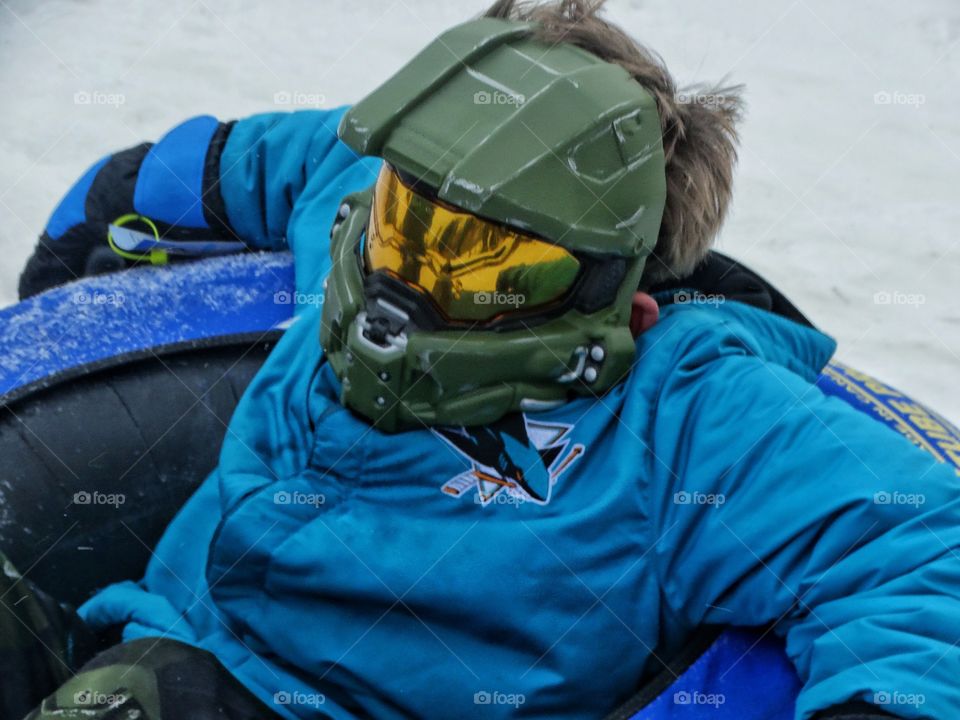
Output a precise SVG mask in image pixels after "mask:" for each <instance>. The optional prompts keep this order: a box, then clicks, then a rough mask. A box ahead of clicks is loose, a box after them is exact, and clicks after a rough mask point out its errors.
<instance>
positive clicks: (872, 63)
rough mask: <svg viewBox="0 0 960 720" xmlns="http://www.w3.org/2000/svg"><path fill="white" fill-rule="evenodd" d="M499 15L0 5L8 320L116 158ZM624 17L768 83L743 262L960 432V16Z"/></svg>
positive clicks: (922, 12) (278, 5)
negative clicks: (55, 233) (64, 218)
mask: <svg viewBox="0 0 960 720" xmlns="http://www.w3.org/2000/svg"><path fill="white" fill-rule="evenodd" d="M484 5H485V3H484V2H483V0H444V1H443V2H430V3H426V2H419V1H417V0H324V2H322V3H321V2H310V1H309V0H274V1H272V2H255V1H253V0H218V1H217V2H214V0H167V1H166V2H163V3H160V2H145V1H144V0H141V1H140V2H130V0H85V1H81V0H45V1H44V2H38V1H37V0H0V98H2V99H3V102H2V112H0V304H3V303H8V302H12V301H13V300H14V299H15V288H16V276H17V273H18V271H19V269H20V267H21V264H22V262H23V261H24V259H25V258H26V256H27V254H28V253H29V251H30V248H31V246H32V245H33V243H34V241H35V237H36V235H37V233H38V231H39V230H40V229H41V227H42V226H43V224H44V222H45V220H46V217H47V215H48V213H49V211H50V210H51V209H52V207H53V206H54V204H55V203H56V201H57V200H58V198H59V197H60V195H61V194H62V193H63V192H64V191H65V190H66V188H67V187H68V185H69V184H70V183H71V181H72V180H74V179H75V178H76V177H77V176H78V175H79V174H80V173H81V172H82V171H83V170H84V168H85V167H86V166H87V165H88V164H90V163H91V162H92V161H93V160H95V159H96V158H98V157H99V156H100V155H102V154H104V153H107V152H108V151H111V150H114V149H118V148H121V147H125V146H129V145H132V144H135V143H137V142H140V141H141V140H144V139H154V138H156V137H157V136H158V135H160V134H161V133H162V132H163V131H164V130H165V129H166V128H168V127H170V126H171V125H173V124H175V123H176V122H178V121H179V120H181V119H183V118H185V117H187V116H190V115H193V114H197V113H204V112H208V113H213V114H216V115H218V116H220V117H223V118H230V117H239V116H243V115H246V114H249V113H253V112H258V111H263V110H275V109H277V102H276V100H275V98H277V97H279V98H281V99H282V98H283V97H285V95H284V93H286V94H297V95H298V96H299V97H302V98H303V99H304V100H306V101H307V102H314V101H320V100H321V99H322V102H323V103H324V104H327V105H334V104H339V103H345V102H350V101H351V100H354V99H356V98H358V97H359V96H361V95H362V94H364V93H365V92H366V91H368V90H369V89H371V88H372V87H373V86H374V85H375V84H376V83H378V82H379V81H381V80H382V79H384V78H385V77H386V76H387V75H388V74H389V73H390V72H391V71H392V70H393V69H395V68H396V67H397V65H398V63H400V62H402V61H404V60H405V59H407V58H408V57H409V56H410V55H411V54H413V53H414V52H415V51H416V50H417V49H418V48H420V47H421V46H422V45H423V44H424V43H426V42H427V41H428V40H429V39H430V38H431V37H432V36H434V35H435V34H436V33H438V32H439V31H440V30H442V29H443V28H445V27H447V26H449V25H451V24H453V23H455V22H457V21H460V20H462V19H465V18H467V17H468V16H470V15H472V14H474V13H477V12H479V11H480V10H482V9H483V7H484ZM609 13H610V15H611V16H612V17H614V18H615V19H617V20H619V21H621V22H622V23H624V24H625V26H626V27H627V28H628V29H629V30H630V32H631V33H633V34H634V35H635V36H636V37H638V38H639V39H642V40H643V41H645V42H647V43H649V44H650V45H651V46H653V47H654V48H656V49H657V50H659V51H660V53H661V54H662V55H663V56H664V57H665V58H666V60H667V61H668V64H669V65H670V67H671V68H672V69H673V71H674V73H675V74H676V76H677V77H678V78H679V79H680V80H681V81H682V82H691V81H696V80H702V79H706V80H710V79H719V78H721V77H723V76H725V75H729V76H730V78H731V79H732V80H734V81H737V82H744V83H746V84H747V88H748V100H749V103H750V112H749V116H748V119H747V122H746V124H745V126H744V130H743V152H742V163H741V168H740V171H739V176H738V180H737V196H736V203H735V207H734V212H733V215H732V217H731V219H730V221H729V223H728V224H727V226H726V228H725V230H724V232H723V235H722V238H721V241H720V246H721V248H722V249H724V250H726V251H727V252H730V253H732V254H734V255H735V256H737V257H739V258H741V259H743V260H745V261H746V262H747V263H748V264H750V265H753V266H754V267H756V268H757V269H759V270H761V271H762V272H764V273H765V274H767V275H768V276H769V277H770V278H771V279H773V280H774V281H775V282H776V283H778V284H779V285H780V286H781V287H782V288H783V289H784V290H785V291H786V292H787V294H788V295H789V296H791V297H792V298H793V299H794V301H795V302H796V303H797V304H798V305H799V306H800V307H801V308H802V309H804V310H805V311H806V312H807V313H808V314H809V315H810V316H811V317H812V318H813V319H814V320H815V321H816V322H817V323H819V324H820V325H821V326H822V327H823V328H825V329H826V330H827V331H829V332H830V333H832V334H833V335H834V336H836V337H837V338H838V339H839V340H840V357H841V358H842V359H844V360H846V361H848V362H850V363H852V364H854V365H856V366H857V367H859V368H861V369H863V370H867V371H869V372H872V373H874V374H876V375H879V376H880V377H882V378H884V379H885V380H887V381H888V382H890V383H893V384H895V385H898V386H899V387H901V388H902V389H904V390H906V391H908V392H911V393H913V394H915V395H916V396H917V397H919V398H920V399H922V400H925V401H927V402H928V403H930V404H932V405H934V406H935V407H937V408H939V409H940V410H941V411H942V412H944V413H945V414H947V415H948V416H949V417H951V418H953V419H954V420H958V421H960V307H958V297H957V293H958V288H957V284H958V280H960V272H958V271H960V234H958V232H957V228H958V225H960V113H958V111H960V4H958V3H957V2H956V0H913V1H912V2H909V3H903V2H893V1H892V0H845V1H844V2H837V1H836V0H793V1H792V2H791V1H788V0H749V1H748V0H733V1H732V2H725V3H717V2H713V1H711V0H680V1H678V0H612V1H611V2H610V5H609ZM77 93H87V94H88V95H77ZM278 93H280V94H281V95H278ZM878 93H880V95H878ZM78 97H79V98H81V99H83V98H87V97H89V98H91V99H92V102H91V103H89V104H81V103H78V102H77V101H76V98H78ZM121 99H122V104H118V101H119V100H121ZM887 101H888V102H887ZM886 300H889V302H885V301H886Z"/></svg>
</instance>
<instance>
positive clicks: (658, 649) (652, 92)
mask: <svg viewBox="0 0 960 720" xmlns="http://www.w3.org/2000/svg"><path fill="white" fill-rule="evenodd" d="M707 97H708V98H709V100H710V102H703V103H701V102H695V103H689V104H682V103H679V102H678V101H677V99H676V90H675V87H674V84H673V81H672V80H671V78H670V76H669V74H668V73H667V72H666V70H665V69H664V68H663V67H662V65H661V64H660V63H659V61H658V60H657V59H656V58H654V57H653V56H652V55H650V54H649V53H647V52H646V51H644V50H643V49H642V48H640V47H639V46H637V45H636V44H635V43H633V42H632V41H631V40H630V39H629V38H627V36H626V35H624V34H623V33H622V32H621V31H620V30H618V29H616V28H614V27H613V26H611V25H609V24H607V23H606V22H605V21H603V20H602V19H601V18H599V17H598V16H597V5H596V4H590V3H586V2H579V1H576V0H565V1H564V2H560V3H558V4H548V5H542V6H533V7H528V6H515V5H514V3H513V2H510V1H509V0H505V1H503V2H498V3H497V4H496V5H495V6H494V7H493V8H492V9H491V11H490V12H489V13H488V17H486V18H483V19H480V20H477V21H474V22H470V23H467V24H465V25H463V26H459V27H457V28H454V29H452V30H451V31H449V32H448V33H445V34H444V35H442V36H441V37H440V38H438V39H437V40H436V41H434V43H432V44H431V45H430V46H428V47H427V48H426V49H425V50H424V51H423V52H422V53H421V54H420V55H418V56H417V58H415V59H414V60H413V61H412V62H411V63H410V64H408V65H407V66H406V67H405V68H403V69H402V70H401V71H400V72H399V73H398V74H397V75H396V76H395V77H394V78H392V79H391V80H389V81H387V83H385V84H384V85H383V86H381V87H380V88H379V89H378V90H376V91H375V92H374V93H373V94H372V95H371V96H369V97H368V98H366V99H364V100H363V101H361V102H360V103H359V104H358V105H356V106H354V107H353V108H351V109H350V110H348V111H346V112H345V113H344V111H331V112H326V113H298V114H293V115H288V116H281V115H269V116H258V117H254V118H250V119H248V120H244V121H240V122H238V123H236V124H221V123H218V122H217V121H215V120H214V119H212V118H196V119H194V120H192V121H188V122H187V123H185V124H184V125H181V126H180V127H178V128H176V129H175V130H173V131H172V132H171V133H170V134H169V135H167V136H166V137H165V138H164V139H163V140H161V141H160V142H159V143H158V144H157V145H155V146H152V147H146V146H141V147H140V148H135V149H133V150H130V151H127V152H126V153H121V154H118V155H116V156H114V157H113V158H110V159H108V160H106V161H105V162H104V163H103V164H101V165H98V166H95V167H94V168H93V169H92V170H91V172H90V173H88V175H87V176H86V177H85V178H84V180H82V181H81V183H80V184H79V188H80V189H79V190H77V191H75V192H72V193H71V196H73V197H74V198H76V197H80V198H84V201H83V202H80V203H78V202H77V201H76V200H75V199H74V200H73V201H71V200H70V197H71V196H68V199H67V200H65V201H64V203H63V204H62V205H61V207H60V208H58V210H57V211H56V212H55V213H54V216H53V218H52V220H51V223H50V225H49V226H48V229H47V233H46V235H45V237H44V238H43V239H42V242H41V245H40V247H38V250H37V253H36V254H35V256H34V257H33V258H32V259H31V262H30V264H29V265H28V268H27V271H26V273H25V275H24V278H23V283H22V290H23V291H24V292H26V293H29V292H32V291H35V290H36V289H38V288H39V287H42V286H44V285H47V284H49V283H50V282H51V281H56V280H58V279H60V280H63V279H68V278H69V277H70V276H71V275H72V274H81V273H82V271H83V269H84V267H85V263H86V262H87V258H88V257H89V255H90V253H91V248H92V247H93V243H94V242H95V241H96V240H95V238H99V237H102V231H103V228H104V225H105V223H107V222H110V221H111V220H112V219H113V218H114V217H116V216H119V215H120V214H123V213H129V212H130V211H131V210H134V211H136V212H138V213H140V214H142V215H145V216H149V217H150V218H151V219H152V220H153V221H155V222H157V223H158V224H159V225H160V227H161V228H162V230H163V231H164V233H165V234H169V235H171V236H173V237H183V238H188V237H190V236H191V234H192V233H193V234H196V233H205V234H209V233H211V232H213V233H218V234H220V235H223V236H225V237H234V238H239V239H241V240H243V241H244V242H245V243H246V244H247V245H249V246H251V247H254V248H269V249H280V248H283V247H289V248H291V249H292V251H293V253H294V256H295V261H296V272H297V284H298V288H299V289H301V290H303V291H304V292H319V291H320V290H321V289H322V288H325V302H324V306H323V310H322V314H321V312H320V311H319V310H318V309H316V308H298V320H297V322H296V323H295V324H294V326H293V327H292V328H291V329H290V330H289V331H287V333H286V334H285V336H284V339H283V341H282V342H281V343H280V344H279V345H278V346H277V347H276V349H275V350H274V351H273V353H272V355H271V356H270V358H269V360H268V362H267V364H266V365H265V366H264V367H263V369H262V370H261V372H260V374H259V375H258V377H257V378H256V379H255V380H254V381H253V383H252V384H251V385H250V387H249V388H248V390H247V392H246V394H245V395H244V398H243V399H242V401H241V403H240V405H239V407H238V409H237V411H236V414H235V416H234V418H233V420H232V422H231V426H230V429H229V431H228V433H227V437H226V438H225V440H224V444H223V449H222V453H221V460H220V465H219V467H218V469H217V470H216V471H215V472H214V473H213V475H212V476H211V477H210V478H209V479H208V480H207V481H206V483H204V485H203V486H202V487H201V489H200V490H199V491H198V492H197V494H196V495H195V496H194V497H193V498H192V499H191V500H190V502H189V503H188V504H187V505H186V506H185V507H184V509H183V510H182V511H181V513H180V514H179V516H178V517H177V518H176V519H175V520H174V521H173V523H171V525H170V527H169V529H168V530H167V533H166V534H165V536H164V538H163V539H162V540H161V542H160V544H159V546H158V547H157V549H156V555H155V558H154V561H153V562H151V564H150V566H149V568H148V571H147V575H146V577H145V578H144V579H143V580H142V581H141V582H139V583H133V582H127V583H121V584H119V585H115V586H112V587H110V588H107V589H106V590H104V591H103V592H101V593H99V594H98V595H96V596H95V597H94V598H92V599H91V600H90V601H89V602H88V603H87V604H86V605H85V606H84V607H82V608H81V610H80V613H81V616H82V617H83V619H84V621H85V622H86V623H87V625H89V626H90V627H92V628H93V629H95V630H104V629H107V628H109V627H112V626H117V625H122V626H123V639H124V641H125V642H124V643H123V644H120V645H117V646H115V647H113V648H111V649H110V650H108V651H107V652H105V653H103V654H101V655H100V656H98V657H97V658H95V659H94V660H93V661H92V662H91V663H89V664H88V665H87V666H86V667H85V668H84V669H83V670H81V672H80V673H79V674H78V675H77V676H76V677H74V678H72V679H70V680H69V681H68V682H67V683H66V684H64V686H63V687H62V688H61V689H60V690H59V691H58V692H56V693H55V694H54V695H53V696H51V697H50V698H48V699H47V700H46V701H44V703H43V705H42V706H41V707H40V708H38V709H37V710H36V711H35V713H34V714H33V715H31V717H35V718H47V717H51V718H52V717H63V716H66V717H71V716H76V717H104V718H106V717H145V716H146V717H150V718H161V717H162V718H167V717H191V718H193V717H208V716H209V717H224V716H226V717H231V718H248V717H267V716H274V715H279V716H282V717H286V718H313V717H323V716H331V717H354V716H372V717H377V718H381V717H460V716H464V715H472V714H477V713H479V712H480V711H481V710H482V712H483V713H484V714H485V715H486V714H489V715H490V716H506V715H512V714H518V715H529V716H535V717H598V716H601V715H604V714H605V713H607V712H609V711H610V710H612V709H613V708H615V707H616V706H617V705H618V704H619V703H621V702H622V701H624V700H625V699H627V698H628V697H629V696H630V695H631V694H632V692H633V691H634V690H635V688H636V687H637V685H638V683H639V682H640V681H642V679H644V678H646V677H649V676H650V675H651V674H652V673H653V672H655V671H656V670H658V669H659V668H660V667H661V666H662V664H663V662H664V661H665V660H667V659H669V658H671V657H673V656H674V655H676V654H677V652H678V651H679V650H680V649H681V648H682V647H683V645H684V642H685V641H686V640H687V639H688V638H689V637H690V635H691V634H692V633H693V632H694V631H695V630H696V629H697V628H698V627H699V626H701V625H705V624H735V625H763V624H768V623H775V626H774V627H775V631H776V632H777V633H778V634H780V635H781V636H782V637H784V638H785V640H786V644H787V650H788V653H789V654H790V657H791V659H792V660H793V662H794V663H795V665H796V669H797V672H798V674H799V675H800V677H801V679H802V680H803V682H804V688H803V691H802V692H801V694H800V697H799V700H798V706H797V717H798V718H810V717H814V716H818V717H835V718H839V717H849V718H852V717H857V718H868V717H870V718H872V717H877V718H879V717H887V716H889V714H888V713H885V712H883V711H881V710H880V709H879V708H875V707H872V706H871V705H870V704H869V702H870V701H871V700H873V699H874V698H875V694H876V693H882V692H884V691H888V690H890V689H896V690H897V692H900V693H912V694H914V695H915V696H923V697H924V698H925V701H926V702H925V704H924V705H922V706H913V705H907V706H903V707H899V706H898V707H895V708H892V709H893V710H894V711H895V712H896V713H897V715H899V716H902V717H911V718H912V717H934V718H953V717H956V713H957V711H958V710H960V690H958V683H957V670H958V669H960V668H958V663H960V649H958V647H957V646H958V644H960V643H958V640H960V602H958V600H960V564H958V562H957V560H956V557H955V549H956V547H957V545H958V544H960V504H958V502H960V501H958V499H957V492H956V491H957V489H958V484H960V483H958V479H957V477H956V476H955V475H954V473H952V472H951V471H950V470H949V469H947V468H946V467H945V466H940V465H937V464H935V463H932V461H931V460H930V459H929V458H928V457H927V456H925V455H924V454H923V453H921V452H920V451H918V450H916V449H915V448H913V447H912V446H911V445H910V444H909V443H908V442H907V441H906V440H904V439H902V438H899V437H898V436H896V435H895V434H893V433H890V432H889V431H888V430H887V429H885V428H883V427H882V426H880V425H879V424H877V423H875V422H873V421H872V420H870V419H869V418H867V417H865V416H863V415H860V414H858V413H857V412H856V411H854V410H852V409H850V408H849V407H847V406H846V405H844V404H843V403H840V402H838V401H832V400H829V399H827V398H825V397H824V396H823V395H822V394H821V393H820V392H819V391H818V390H817V389H816V388H815V387H814V386H813V384H812V383H813V381H814V380H815V378H816V377H817V375H818V373H819V371H820V369H821V368H822V367H823V366H824V365H825V364H826V362H827V361H828V360H829V358H830V356H831V355H832V353H833V350H834V344H833V342H832V341H831V340H829V339H828V338H826V337H825V336H823V335H821V334H820V333H818V332H816V331H814V330H812V329H811V328H808V327H805V326H802V325H800V324H798V323H794V322H791V321H790V320H787V319H784V318H782V317H779V316H777V315H774V314H771V313H767V312H763V311H761V310H758V309H755V308H752V307H749V306H747V305H744V304H740V303H736V302H729V303H722V304H718V305H716V306H705V305H703V304H682V305H679V304H674V305H668V306H666V307H663V308H661V306H660V304H659V303H658V298H654V297H653V295H651V294H650V293H648V292H647V291H650V290H653V289H654V288H655V287H656V286H658V285H659V284H661V283H663V282H665V281H673V282H674V283H676V282H678V279H679V278H683V277H685V276H687V275H689V274H690V273H691V272H693V271H694V269H695V268H696V267H697V266H698V265H699V264H700V262H701V261H702V260H703V259H704V258H705V256H706V253H707V249H708V247H709V244H710V242H711V240H712V238H713V237H714V235H715V234H716V231H717V230H718V228H719V226H720V224H721V222H722V220H723V216H724V213H725V211H726V208H727V205H728V201H729V196H730V188H731V178H732V172H733V164H734V161H735V141H736V135H735V122H736V119H737V117H738V113H739V101H738V99H737V95H736V91H735V90H729V89H727V90H723V89H718V90H715V91H713V92H712V93H710V94H709V95H708V96H707ZM337 132H339V136H340V139H339V140H338V139H337V136H336V133H337ZM358 154H363V155H367V156H368V157H367V158H366V159H360V158H359V157H358ZM201 198H202V202H200V201H199V199H201ZM331 227H332V230H331V229H330V228H331ZM328 236H329V244H328ZM660 299H661V300H662V299H663V298H660ZM921 479H922V481H923V483H924V493H925V494H926V496H927V503H926V505H924V506H923V507H922V508H915V507H911V506H902V505H881V504H876V503H875V502H874V495H875V493H877V492H878V491H889V490H891V488H894V489H897V488H909V487H911V486H912V485H913V484H915V483H918V482H920V481H921ZM296 497H304V498H322V502H321V501H319V500H317V501H316V502H302V503H300V502H297V503H294V502H290V500H289V499H290V498H296ZM691 498H695V499H696V501H695V502H693V501H691V500H690V499H691ZM701 499H703V502H701V501H700V500H701ZM37 602H38V603H40V601H39V600H38V601H37ZM484 691H496V692H498V693H500V694H502V695H506V696H508V697H514V698H522V699H523V701H522V703H521V702H520V701H519V700H517V702H515V703H513V704H512V705H506V704H504V705H484V706H483V707H482V708H479V709H478V707H477V706H476V705H475V704H474V698H475V695H476V694H477V693H482V692H484ZM101 700H102V701H103V702H100V701H101ZM888 709H890V708H888ZM71 713H73V715H71ZM120 713H128V714H127V715H121V714H120Z"/></svg>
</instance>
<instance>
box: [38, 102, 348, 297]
mask: <svg viewBox="0 0 960 720" xmlns="http://www.w3.org/2000/svg"><path fill="white" fill-rule="evenodd" d="M344 111H345V108H340V109H336V110H327V111H303V112H296V113H271V114H265V115H255V116H252V117H250V118H247V119H245V120H240V121H238V122H220V121H218V120H217V119H216V118H214V117H211V116H209V115H205V116H199V117H195V118H191V119H190V120H187V121H186V122H184V123H181V124H180V125H178V126H177V127H175V128H173V129H172V130H171V131H170V132H169V133H167V134H166V135H165V136H164V137H163V138H161V139H160V140H159V141H158V142H156V143H143V144H141V145H138V146H136V147H133V148H129V149H127V150H123V151H121V152H118V153H115V154H113V155H110V156H107V157H105V158H102V159H101V160H100V161H98V162H97V163H95V164H94V165H93V166H91V167H90V168H89V169H88V170H87V172H86V173H84V175H83V176H82V177H81V179H80V180H79V181H77V183H76V184H75V185H74V186H73V187H72V188H71V189H70V190H69V192H68V193H67V194H66V195H65V196H64V198H63V199H62V200H61V202H60V203H59V205H58V206H57V208H56V209H55V210H54V212H53V214H52V215H51V217H50V220H49V222H48V223H47V226H46V228H45V229H44V231H43V233H42V235H41V237H40V241H39V243H38V244H37V247H36V249H35V251H34V254H33V256H32V257H31V258H30V260H29V261H28V263H27V266H26V268H25V270H24V272H23V274H22V275H21V278H20V297H21V298H24V297H27V296H29V295H32V294H35V293H37V292H40V291H42V290H44V289H46V288H48V287H51V286H53V285H57V284H61V283H63V282H68V281H70V280H73V279H75V278H77V277H82V276H84V275H88V274H93V273H97V272H104V271H108V270H115V269H120V268H122V267H123V266H125V265H128V264H130V263H129V262H127V261H124V260H123V259H122V258H120V257H119V256H118V255H116V254H114V253H113V252H112V251H111V250H110V249H109V248H108V247H107V240H106V238H107V226H108V224H109V223H111V222H114V221H116V220H117V219H118V218H120V217H121V216H123V215H127V214H131V213H134V214H137V215H141V216H145V217H147V218H149V219H150V220H151V221H153V222H154V224H155V225H156V227H157V228H158V232H159V233H160V234H161V236H162V237H163V238H164V239H165V240H193V239H217V240H230V241H240V242H241V243H242V244H244V245H246V246H247V247H250V248H254V249H270V250H279V249H283V248H286V247H287V242H286V238H287V232H286V230H287V223H288V221H289V219H290V216H291V213H292V211H293V207H294V205H295V204H296V202H297V200H298V198H299V197H300V194H301V193H302V192H303V190H304V188H305V186H306V185H307V183H308V182H310V181H311V179H315V177H316V176H317V175H318V174H322V173H324V172H327V173H330V174H331V176H333V175H335V174H336V173H337V172H340V171H342V169H343V167H346V166H348V165H351V164H356V163H357V158H356V156H355V155H353V154H352V153H351V152H350V151H349V149H348V148H346V146H344V145H343V144H342V143H339V142H338V140H337V125H338V123H339V121H340V117H341V116H342V114H343V112H344ZM331 156H335V157H331ZM324 230H326V229H324ZM322 234H323V233H321V235H322Z"/></svg>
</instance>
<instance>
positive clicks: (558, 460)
mask: <svg viewBox="0 0 960 720" xmlns="http://www.w3.org/2000/svg"><path fill="white" fill-rule="evenodd" d="M572 429H573V426H572V425H565V424H562V423H547V422H539V421H536V420H531V419H530V418H528V417H527V416H526V415H522V414H511V415H507V416H506V417H504V418H502V419H500V420H498V421H497V422H496V423H493V424H492V425H484V426H482V427H469V428H467V427H442V428H435V429H434V430H433V432H434V433H435V434H436V435H437V436H438V437H440V439H441V440H443V441H444V442H446V443H447V444H448V445H450V446H451V447H452V448H453V449H454V450H456V451H457V452H458V453H459V454H460V455H462V456H463V457H465V458H466V459H467V460H469V461H470V463H471V466H472V467H471V468H470V469H469V470H466V471H464V472H462V473H460V474H459V475H457V476H455V477H453V478H451V479H450V480H448V481H447V482H445V483H444V484H443V487H442V488H441V489H442V490H443V492H444V493H446V494H447V495H451V496H453V497H461V496H463V495H466V494H468V493H470V491H471V490H475V491H476V498H477V502H479V503H480V504H481V505H484V506H486V505H488V504H490V503H491V502H496V501H497V500H498V499H500V501H501V502H502V501H503V499H513V500H515V501H517V502H533V503H536V504H538V505H546V504H547V503H548V502H550V496H551V494H552V493H553V486H554V485H555V484H556V482H557V480H558V479H559V478H560V476H561V475H563V474H564V473H565V472H567V470H569V469H570V468H571V467H572V466H573V464H574V463H575V462H576V461H577V459H578V458H579V457H580V456H581V455H583V452H584V447H583V445H581V444H579V443H572V442H571V441H570V439H569V437H568V435H569V433H570V431H571V430H572Z"/></svg>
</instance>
